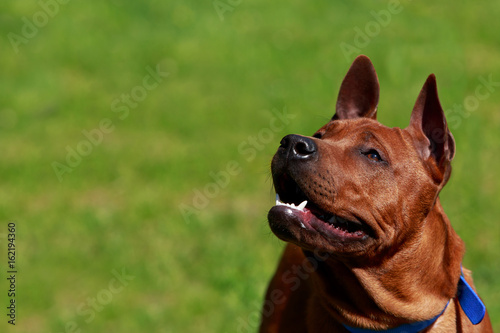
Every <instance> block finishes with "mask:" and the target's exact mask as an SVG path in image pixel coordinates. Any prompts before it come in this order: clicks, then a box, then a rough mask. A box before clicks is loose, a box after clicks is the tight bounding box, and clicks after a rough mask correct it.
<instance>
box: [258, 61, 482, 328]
mask: <svg viewBox="0 0 500 333" xmlns="http://www.w3.org/2000/svg"><path fill="white" fill-rule="evenodd" d="M378 97H379V84H378V79H377V75H376V73H375V69H374V68H373V65H372V63H371V62H370V60H369V59H368V58H367V57H366V56H359V57H358V58H356V60H355V61H354V63H353V64H352V66H351V68H350V69H349V72H348V73H347V75H346V77H345V78H344V81H343V82H342V86H341V88H340V92H339V96H338V100H337V107H336V114H335V115H334V116H333V118H332V120H331V121H330V122H329V123H327V124H326V125H325V126H323V127H322V128H320V129H319V130H318V131H317V132H316V133H315V134H314V135H313V136H312V137H306V136H299V135H287V136H285V137H284V138H283V139H282V140H281V146H280V147H279V149H278V151H277V153H276V155H275V156H274V158H273V161H272V175H273V182H274V187H275V189H276V193H277V205H276V206H274V207H273V208H272V209H271V210H270V211H269V215H268V219H269V224H270V226H271V229H272V231H273V232H274V233H275V234H276V235H277V236H278V237H279V238H280V239H282V240H284V241H286V242H289V244H288V245H287V247H286V249H285V252H284V254H283V257H282V259H281V262H280V264H279V267H278V269H277V271H276V273H275V275H274V277H273V279H272V281H271V283H270V285H269V288H268V291H267V294H266V299H265V302H264V307H263V311H262V324H261V328H260V332H287V333H290V332H356V333H357V332H380V331H382V332H391V333H395V332H400V333H402V332H406V333H409V332H492V328H491V324H490V320H489V317H488V314H487V313H486V311H485V308H484V305H483V303H482V302H481V300H480V299H479V297H478V296H477V294H476V293H475V291H474V289H473V288H474V287H473V286H472V278H471V274H470V272H469V271H467V270H465V269H464V270H463V273H462V268H461V262H462V257H463V254H464V245H463V242H462V240H461V239H460V238H459V237H458V235H457V234H456V233H455V231H454V230H453V228H452V226H451V224H450V222H449V220H448V218H447V217H446V215H445V213H444V211H443V208H442V207H441V204H440V202H439V198H438V194H439V192H440V190H441V189H442V188H443V186H444V185H445V184H446V182H447V181H448V178H449V177H450V172H451V166H450V162H451V160H452V159H453V156H454V154H455V142H454V140H453V136H452V135H451V133H450V132H449V130H448V127H447V125H446V120H445V117H444V113H443V110H442V108H441V105H440V103H439V99H438V95H437V89H436V79H435V77H434V75H430V76H429V78H428V79H427V81H426V82H425V85H424V87H423V88H422V90H421V92H420V94H419V96H418V98H417V102H416V104H415V106H414V108H413V112H412V114H411V120H410V125H409V126H408V127H407V128H405V129H400V128H388V127H386V126H383V125H381V124H380V123H379V122H377V121H376V120H375V119H376V112H377V104H378Z"/></svg>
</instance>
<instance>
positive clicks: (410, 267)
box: [308, 200, 464, 329]
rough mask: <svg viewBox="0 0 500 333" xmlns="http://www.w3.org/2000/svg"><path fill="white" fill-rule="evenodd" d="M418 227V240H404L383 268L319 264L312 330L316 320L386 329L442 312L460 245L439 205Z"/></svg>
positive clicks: (452, 287)
mask: <svg viewBox="0 0 500 333" xmlns="http://www.w3.org/2000/svg"><path fill="white" fill-rule="evenodd" d="M423 223H425V224H428V226H427V227H425V228H422V229H421V233H420V235H419V236H418V237H414V238H412V239H408V240H406V241H405V243H404V244H402V246H401V248H400V249H398V251H395V252H394V255H393V256H391V257H389V258H386V259H385V260H384V262H383V263H377V264H375V265H369V264H368V265H367V264H365V265H361V266H360V265H355V266H353V265H351V264H350V261H349V260H343V259H338V260H336V259H331V260H327V261H325V262H322V263H320V264H319V266H318V271H317V272H316V273H318V274H314V275H313V281H312V282H313V288H314V296H313V298H312V300H311V303H310V307H311V309H310V310H311V311H310V312H309V313H310V315H309V318H308V322H309V323H310V324H311V325H314V323H315V322H321V320H315V319H314V318H315V317H316V316H328V317H330V318H331V321H332V322H336V321H337V322H338V321H340V322H343V323H346V324H347V325H349V326H358V325H362V326H364V327H370V328H372V329H387V328H390V327H395V326H399V325H402V324H406V323H409V322H419V321H423V320H427V319H430V318H432V317H434V316H436V315H437V314H439V313H440V312H441V311H443V309H444V308H445V306H446V304H447V302H448V301H449V300H450V299H451V298H452V297H454V296H455V294H456V290H457V285H458V280H459V278H460V264H461V259H462V257H463V253H464V245H463V242H462V241H461V239H460V238H459V237H458V235H457V234H456V233H455V231H454V230H453V228H452V227H451V224H450V222H449V220H448V218H447V217H446V215H445V214H444V211H443V209H442V207H441V205H440V203H439V200H437V202H436V204H435V205H434V208H433V209H432V210H431V212H430V213H429V214H428V216H427V218H426V219H425V221H423ZM437 244H439V246H437ZM322 295H328V296H327V297H323V296H322ZM322 320H323V321H324V319H322Z"/></svg>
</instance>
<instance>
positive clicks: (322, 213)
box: [269, 174, 372, 242]
mask: <svg viewBox="0 0 500 333" xmlns="http://www.w3.org/2000/svg"><path fill="white" fill-rule="evenodd" d="M275 188H276V193H277V194H276V205H275V206H274V207H273V208H272V209H271V211H270V212H269V222H270V223H271V228H272V229H273V231H274V232H275V233H276V234H277V236H278V237H280V238H283V239H285V240H290V239H289V238H290V236H291V237H292V238H294V239H295V238H300V239H307V238H309V237H307V235H302V236H297V233H306V234H307V233H315V234H320V235H321V236H323V238H325V239H326V240H328V241H333V242H338V241H341V242H345V241H362V240H365V239H367V238H368V237H370V236H371V234H372V232H371V229H370V228H369V227H368V225H367V224H366V223H364V222H363V221H352V220H350V219H349V220H348V219H345V218H343V217H341V216H338V215H336V214H334V213H332V212H329V211H328V210H325V209H323V208H322V207H321V206H320V204H318V203H315V202H314V199H313V198H312V195H310V196H308V195H306V193H305V192H304V191H302V189H301V188H300V187H299V185H298V184H297V183H296V182H295V181H294V180H293V179H292V177H290V176H289V175H287V174H285V175H282V176H281V177H279V180H278V182H275ZM273 225H274V227H273ZM297 227H298V228H297ZM288 228H290V229H299V230H287V229H288Z"/></svg>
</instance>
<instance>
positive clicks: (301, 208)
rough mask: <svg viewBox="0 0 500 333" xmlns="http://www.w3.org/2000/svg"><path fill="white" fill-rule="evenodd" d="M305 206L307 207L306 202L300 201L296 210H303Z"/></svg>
mask: <svg viewBox="0 0 500 333" xmlns="http://www.w3.org/2000/svg"><path fill="white" fill-rule="evenodd" d="M306 205H307V200H304V201H302V203H301V204H300V205H298V206H297V209H299V210H304V208H305V207H306Z"/></svg>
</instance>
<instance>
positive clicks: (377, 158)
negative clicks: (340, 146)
mask: <svg viewBox="0 0 500 333" xmlns="http://www.w3.org/2000/svg"><path fill="white" fill-rule="evenodd" d="M363 154H364V155H365V156H366V157H368V158H369V159H370V160H373V161H376V162H381V161H383V159H382V157H381V156H380V154H379V152H378V151H376V150H375V149H370V150H368V151H367V152H365V153H363Z"/></svg>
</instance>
